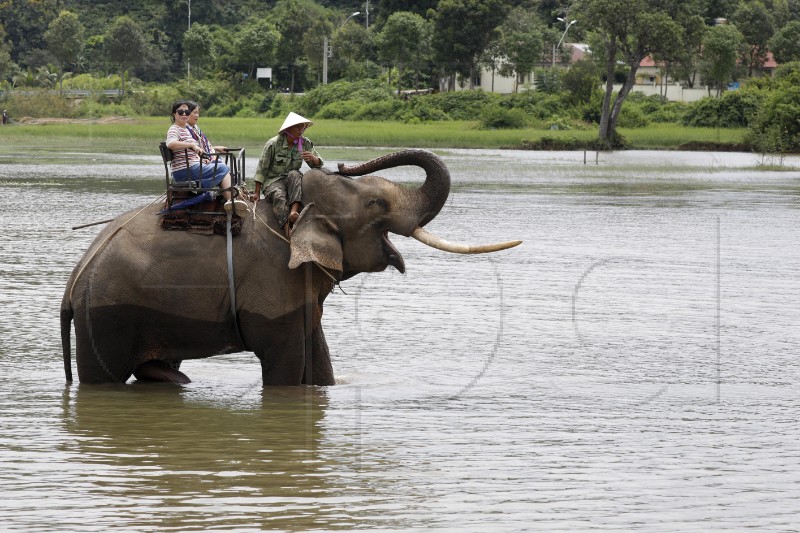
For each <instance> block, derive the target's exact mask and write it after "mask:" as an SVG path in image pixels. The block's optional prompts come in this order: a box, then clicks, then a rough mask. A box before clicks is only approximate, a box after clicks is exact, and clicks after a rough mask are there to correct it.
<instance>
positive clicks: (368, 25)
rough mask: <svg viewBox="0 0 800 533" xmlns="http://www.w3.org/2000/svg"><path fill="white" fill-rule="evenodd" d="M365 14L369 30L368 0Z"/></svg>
mask: <svg viewBox="0 0 800 533" xmlns="http://www.w3.org/2000/svg"><path fill="white" fill-rule="evenodd" d="M364 13H365V14H366V17H367V29H369V0H367V6H366V9H364Z"/></svg>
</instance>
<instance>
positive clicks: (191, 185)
mask: <svg viewBox="0 0 800 533" xmlns="http://www.w3.org/2000/svg"><path fill="white" fill-rule="evenodd" d="M158 147H159V150H160V151H161V159H162V160H163V162H164V177H165V180H166V187H167V205H166V207H167V208H170V207H172V204H173V202H174V201H175V200H176V194H175V193H178V194H177V196H178V197H180V198H181V199H183V198H188V197H189V196H191V195H197V194H201V193H204V192H206V191H219V190H220V189H219V188H218V187H211V188H205V187H201V185H200V178H199V177H198V179H190V180H187V181H176V180H175V177H174V176H173V174H172V164H171V163H172V160H173V159H174V158H175V152H173V151H172V150H170V149H169V148H168V147H167V143H166V141H161V144H159V146H158ZM203 155H204V156H207V157H211V158H212V159H213V163H212V162H209V163H206V164H207V165H210V164H213V165H214V171H215V173H216V167H217V165H218V164H219V158H221V157H222V158H224V161H225V164H226V165H227V166H228V169H229V170H230V173H231V185H232V186H234V187H236V188H237V189H239V190H241V188H242V187H243V186H244V185H245V168H244V166H245V149H244V148H243V147H242V148H229V149H228V150H227V151H226V152H214V153H210V154H203ZM183 157H185V158H186V166H187V168H188V167H189V149H188V148H184V149H183ZM199 174H200V177H202V175H203V158H200V173H199Z"/></svg>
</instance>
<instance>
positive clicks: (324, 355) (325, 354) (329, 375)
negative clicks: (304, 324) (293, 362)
mask: <svg viewBox="0 0 800 533" xmlns="http://www.w3.org/2000/svg"><path fill="white" fill-rule="evenodd" d="M309 376H311V379H310V380H309ZM303 383H304V384H306V385H321V386H327V385H335V384H336V380H335V379H334V377H333V366H332V365H331V354H330V352H329V351H328V342H327V341H326V340H325V333H324V332H323V331H322V328H321V327H316V328H314V331H313V333H312V335H311V357H310V358H306V367H305V371H304V372H303Z"/></svg>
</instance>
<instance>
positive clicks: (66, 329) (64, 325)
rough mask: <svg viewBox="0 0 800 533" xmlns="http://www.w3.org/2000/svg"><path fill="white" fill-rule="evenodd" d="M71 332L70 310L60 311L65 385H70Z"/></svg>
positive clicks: (63, 309)
mask: <svg viewBox="0 0 800 533" xmlns="http://www.w3.org/2000/svg"><path fill="white" fill-rule="evenodd" d="M71 330H72V308H62V309H61V351H62V353H63V354H64V374H66V376H67V383H72V346H71V343H70V333H71Z"/></svg>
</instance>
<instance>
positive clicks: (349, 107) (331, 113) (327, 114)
mask: <svg viewBox="0 0 800 533" xmlns="http://www.w3.org/2000/svg"><path fill="white" fill-rule="evenodd" d="M361 105H362V103H361V102H359V101H356V100H344V101H342V102H331V103H329V104H325V105H324V106H323V107H322V109H320V110H319V113H317V114H316V115H315V118H327V119H335V118H336V119H341V120H352V118H353V116H355V114H356V112H357V111H358V109H359V108H360V107H361Z"/></svg>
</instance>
